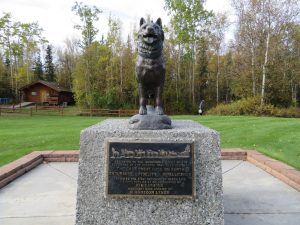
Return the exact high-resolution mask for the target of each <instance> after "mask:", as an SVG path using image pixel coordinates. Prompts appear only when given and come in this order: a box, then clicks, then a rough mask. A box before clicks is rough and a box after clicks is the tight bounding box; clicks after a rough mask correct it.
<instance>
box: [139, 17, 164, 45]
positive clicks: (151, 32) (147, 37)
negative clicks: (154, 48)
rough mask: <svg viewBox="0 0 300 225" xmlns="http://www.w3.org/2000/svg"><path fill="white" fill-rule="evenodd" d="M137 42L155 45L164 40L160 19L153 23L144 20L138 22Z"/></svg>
mask: <svg viewBox="0 0 300 225" xmlns="http://www.w3.org/2000/svg"><path fill="white" fill-rule="evenodd" d="M138 36H139V40H140V41H142V42H144V43H145V44H147V45H155V44H156V43H157V42H162V41H163V40H164V32H163V30H162V23H161V19H160V18H158V19H157V21H156V22H155V23H154V22H153V21H151V22H146V20H145V19H144V18H141V20H140V29H139V34H138Z"/></svg>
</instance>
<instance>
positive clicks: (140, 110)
mask: <svg viewBox="0 0 300 225" xmlns="http://www.w3.org/2000/svg"><path fill="white" fill-rule="evenodd" d="M139 114H140V115H146V114H147V108H146V107H145V106H141V107H140V109H139Z"/></svg>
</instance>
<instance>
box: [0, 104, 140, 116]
mask: <svg viewBox="0 0 300 225" xmlns="http://www.w3.org/2000/svg"><path fill="white" fill-rule="evenodd" d="M137 113H138V111H137V110H133V109H83V110H81V111H78V112H76V111H75V112H73V113H72V114H70V112H69V111H68V110H65V108H64V107H63V106H49V105H33V106H31V107H30V108H29V107H27V108H22V107H21V106H20V105H14V106H13V107H11V108H9V107H6V108H4V107H2V108H1V107H0V116H1V115H30V116H33V115H56V116H57V115H60V116H64V115H80V116H118V117H121V116H133V115H135V114H137Z"/></svg>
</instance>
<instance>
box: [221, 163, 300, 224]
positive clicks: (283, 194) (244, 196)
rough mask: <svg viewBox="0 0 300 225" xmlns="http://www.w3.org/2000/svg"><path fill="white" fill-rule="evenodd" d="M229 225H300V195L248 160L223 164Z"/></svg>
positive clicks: (227, 221)
mask: <svg viewBox="0 0 300 225" xmlns="http://www.w3.org/2000/svg"><path fill="white" fill-rule="evenodd" d="M222 164H223V188H224V207H225V225H235V224H236V225H241V224H243V225H252V224H253V225H254V224H255V225H258V224H268V225H277V224H278V225H283V224H290V225H292V224H299V221H300V193H299V192H298V191H296V190H295V189H293V188H291V187H290V186H288V185H287V184H285V183H283V182H282V181H280V180H278V179H277V178H275V177H273V176H271V175H269V174H268V173H266V172H265V171H263V170H261V169H259V168H257V167H256V166H254V165H253V164H251V163H249V162H246V161H235V160H228V161H223V163H222Z"/></svg>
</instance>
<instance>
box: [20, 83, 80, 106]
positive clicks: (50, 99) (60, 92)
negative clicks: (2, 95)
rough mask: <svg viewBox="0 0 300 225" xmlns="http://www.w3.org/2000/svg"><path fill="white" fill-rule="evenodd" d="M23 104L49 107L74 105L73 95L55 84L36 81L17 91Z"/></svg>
mask: <svg viewBox="0 0 300 225" xmlns="http://www.w3.org/2000/svg"><path fill="white" fill-rule="evenodd" d="M19 90H20V94H21V99H22V101H24V102H36V103H42V104H49V105H60V104H63V103H64V102H66V103H67V104H72V103H74V98H73V93H72V92H71V91H70V90H68V89H67V88H65V87H62V86H60V85H59V84H58V83H55V82H48V81H44V80H38V81H35V82H33V83H31V84H28V85H26V86H23V87H22V88H20V89H19Z"/></svg>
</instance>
